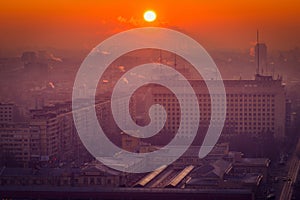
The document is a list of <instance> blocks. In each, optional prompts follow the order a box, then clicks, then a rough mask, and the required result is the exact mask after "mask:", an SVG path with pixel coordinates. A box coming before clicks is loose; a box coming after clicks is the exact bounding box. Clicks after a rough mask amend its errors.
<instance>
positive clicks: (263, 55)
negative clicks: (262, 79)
mask: <svg viewBox="0 0 300 200" xmlns="http://www.w3.org/2000/svg"><path fill="white" fill-rule="evenodd" d="M267 55H268V54H267V45H266V44H265V43H257V44H256V45H255V62H256V66H257V71H256V73H257V74H260V73H263V69H266V68H267V64H268V58H267Z"/></svg>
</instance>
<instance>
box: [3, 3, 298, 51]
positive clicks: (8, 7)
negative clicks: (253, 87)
mask: <svg viewBox="0 0 300 200" xmlns="http://www.w3.org/2000/svg"><path fill="white" fill-rule="evenodd" d="M147 9H153V10H155V11H156V13H157V17H158V18H157V20H156V22H154V23H146V22H144V20H143V18H142V17H143V12H144V11H145V10H147ZM299 14H300V1H299V0H182V1H180V0H178V1H177V0H176V1H175V0H172V1H171V0H160V1H158V0H148V1H146V0H127V1H126V0H107V1H103V0H26V1H20V0H1V2H0V26H1V28H0V44H1V46H0V48H1V50H2V51H5V50H6V49H13V48H34V47H38V48H43V47H46V46H51V47H56V48H64V49H78V50H80V49H90V48H92V47H94V46H95V45H97V44H98V43H100V42H101V41H102V40H104V39H105V38H106V37H108V36H110V35H112V34H114V33H117V32H120V31H122V30H127V29H130V28H134V27H142V26H162V27H169V28H173V29H176V30H181V31H183V32H184V33H187V34H189V35H190V36H192V37H194V38H195V39H197V40H198V41H199V42H200V43H201V44H202V45H203V46H204V47H206V48H209V49H249V48H250V46H251V45H252V44H253V43H254V42H255V40H256V29H259V30H260V38H261V41H263V42H266V43H267V44H268V46H269V47H270V49H274V50H275V49H290V48H294V47H296V46H300V16H299Z"/></svg>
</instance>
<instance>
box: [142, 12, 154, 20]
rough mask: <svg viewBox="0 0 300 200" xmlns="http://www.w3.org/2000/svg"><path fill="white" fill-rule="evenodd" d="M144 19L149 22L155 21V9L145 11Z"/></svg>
mask: <svg viewBox="0 0 300 200" xmlns="http://www.w3.org/2000/svg"><path fill="white" fill-rule="evenodd" d="M144 19H145V21H147V22H153V21H154V20H155V19H156V13H155V12H154V11H153V10H147V11H146V12H145V13H144Z"/></svg>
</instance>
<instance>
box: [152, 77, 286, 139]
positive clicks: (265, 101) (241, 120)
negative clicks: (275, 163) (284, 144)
mask: <svg viewBox="0 0 300 200" xmlns="http://www.w3.org/2000/svg"><path fill="white" fill-rule="evenodd" d="M211 81H213V82H212V84H215V86H216V87H218V85H219V84H218V81H216V80H211ZM223 82H224V86H225V90H226V120H225V125H224V128H223V134H227V135H231V134H242V133H248V134H255V135H260V134H264V133H266V132H269V133H270V132H271V133H273V134H274V136H275V137H276V138H283V137H284V135H285V131H284V130H285V113H286V112H285V105H286V96H285V89H284V85H283V84H282V79H280V78H279V79H273V78H272V77H271V76H262V75H259V74H258V75H256V77H255V79H254V80H224V81H223ZM190 83H191V86H192V87H193V88H194V90H195V92H196V95H197V98H198V102H199V108H200V124H199V127H200V131H201V130H206V129H207V127H208V126H209V124H210V119H211V98H210V95H209V93H208V90H207V87H206V84H205V82H204V81H203V80H191V81H190ZM214 95H216V96H217V97H218V94H214ZM152 96H153V99H152V101H153V103H156V104H161V105H163V106H164V107H165V109H166V111H167V113H168V118H169V119H170V120H167V123H166V124H165V127H164V132H171V133H173V134H176V132H177V130H178V127H179V124H180V118H181V117H186V118H190V119H191V120H192V118H193V117H194V116H190V115H188V114H183V115H182V114H181V113H180V106H179V103H178V101H177V100H176V97H175V95H174V94H173V93H171V92H168V91H167V90H165V88H163V87H162V86H159V85H156V86H155V87H153V88H152ZM186 99H187V102H188V101H189V97H188V96H187V97H186ZM215 100H218V99H215ZM220 106H225V105H220ZM155 117H156V118H157V119H160V118H161V116H159V113H158V114H157V115H156V116H155ZM185 127H186V128H185V129H184V130H183V131H185V133H184V134H185V136H184V137H189V136H190V133H189V126H188V125H187V126H185Z"/></svg>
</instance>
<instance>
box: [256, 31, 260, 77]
mask: <svg viewBox="0 0 300 200" xmlns="http://www.w3.org/2000/svg"><path fill="white" fill-rule="evenodd" d="M258 36H259V35H258V29H257V32H256V46H257V49H256V50H257V69H256V74H257V75H259V40H258V39H259V38H258Z"/></svg>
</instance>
